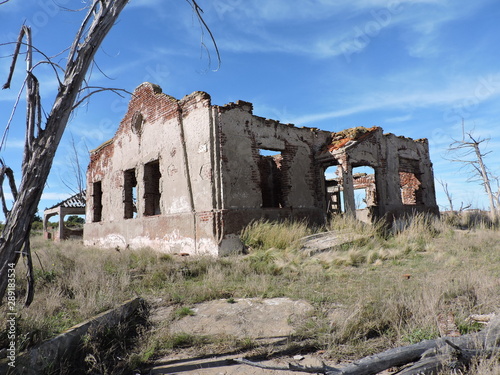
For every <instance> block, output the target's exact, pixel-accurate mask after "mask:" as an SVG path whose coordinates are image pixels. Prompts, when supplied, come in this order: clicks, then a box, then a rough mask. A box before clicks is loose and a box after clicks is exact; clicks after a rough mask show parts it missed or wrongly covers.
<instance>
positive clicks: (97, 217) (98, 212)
mask: <svg viewBox="0 0 500 375" xmlns="http://www.w3.org/2000/svg"><path fill="white" fill-rule="evenodd" d="M92 198H93V201H94V207H93V210H94V214H93V216H92V221H93V222H94V223H96V222H99V221H101V220H102V183H101V181H97V182H94V183H93V184H92Z"/></svg>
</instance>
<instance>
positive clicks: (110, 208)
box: [84, 83, 437, 255]
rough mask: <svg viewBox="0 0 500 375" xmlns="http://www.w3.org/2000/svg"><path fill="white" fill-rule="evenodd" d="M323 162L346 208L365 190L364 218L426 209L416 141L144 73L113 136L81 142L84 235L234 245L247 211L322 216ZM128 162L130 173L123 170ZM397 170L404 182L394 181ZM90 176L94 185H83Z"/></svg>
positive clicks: (201, 249) (428, 181) (272, 216)
mask: <svg viewBox="0 0 500 375" xmlns="http://www.w3.org/2000/svg"><path fill="white" fill-rule="evenodd" d="M263 150H267V151H268V153H269V151H271V152H270V153H271V154H273V155H268V154H266V153H264V151H263ZM400 160H401V163H402V166H403V167H402V168H403V169H412V168H413V169H414V170H413V169H412V170H400V165H399V164H400ZM330 165H338V166H339V168H340V169H339V171H338V176H339V180H338V181H337V183H336V185H335V186H337V187H336V189H337V193H335V194H337V195H339V194H341V193H342V194H343V196H344V198H343V200H344V202H345V210H346V212H347V213H355V212H356V207H355V202H354V190H355V189H360V188H364V189H367V190H369V191H370V194H371V195H370V201H369V202H368V203H369V207H368V209H367V210H365V212H363V213H361V212H358V215H357V216H358V217H359V218H363V219H364V220H371V219H373V218H374V217H382V216H386V217H388V218H389V219H391V218H392V217H396V216H397V215H398V214H399V213H402V212H403V213H406V212H413V211H422V210H423V211H426V210H427V211H431V212H434V211H436V212H437V206H436V202H435V196H434V182H433V177H432V164H431V163H430V159H429V153H428V145H427V142H426V141H425V140H419V141H413V140H411V139H409V138H403V137H396V136H394V135H392V134H388V135H384V134H382V129H380V128H376V127H374V128H370V129H366V128H361V127H360V128H353V129H347V130H345V131H342V132H337V133H331V132H327V131H321V130H318V129H314V128H298V127H295V126H293V125H290V124H281V123H279V122H278V121H274V120H269V119H264V118H262V117H258V116H255V115H253V113H252V105H251V103H247V102H241V101H239V102H236V103H229V104H227V105H225V106H215V105H212V104H211V103H210V96H209V95H208V94H206V93H203V92H195V93H193V94H191V95H188V96H186V97H184V98H183V99H181V100H177V99H175V98H173V97H171V96H168V95H165V94H163V93H162V92H161V89H160V88H159V87H158V86H155V85H152V84H150V83H144V84H142V85H140V86H139V87H138V88H137V89H136V90H135V92H134V95H133V97H132V100H131V101H130V103H129V107H128V111H127V113H126V114H125V116H124V118H123V120H122V121H121V123H120V126H119V128H118V130H117V132H116V134H115V136H114V137H113V139H111V140H110V141H108V142H106V143H105V144H103V145H102V146H100V147H99V148H97V149H96V150H93V151H92V152H91V162H90V164H89V168H88V171H87V181H88V188H87V192H88V194H87V195H88V196H87V202H88V204H87V223H86V225H85V231H84V240H85V243H86V244H95V245H99V246H110V247H120V248H122V247H131V248H139V247H145V246H149V247H152V248H155V249H157V250H159V251H163V252H171V253H172V252H173V253H181V252H182V253H189V254H207V253H208V254H213V255H225V254H228V253H231V252H233V251H239V250H241V243H240V241H239V239H238V236H237V235H238V233H239V231H240V230H241V229H242V228H243V227H244V226H245V225H247V224H248V223H250V222H251V221H252V220H256V219H260V218H264V219H269V220H281V219H285V218H296V219H302V218H306V219H308V220H310V221H313V222H317V223H322V222H324V221H325V220H326V218H327V205H328V204H329V203H328V202H327V195H328V196H330V195H331V193H330V192H329V193H328V194H327V186H326V183H325V176H324V170H325V168H326V167H328V166H330ZM362 165H367V166H371V167H372V168H373V169H374V170H375V176H372V177H367V179H366V181H365V182H363V181H362V180H361V179H358V180H356V178H357V177H356V176H353V174H352V168H353V167H357V166H362ZM131 170H133V171H135V180H134V178H133V176H132V177H131V176H130V174H128V176H129V177H125V176H126V173H130V171H131ZM126 171H127V172H126ZM401 173H402V174H401ZM401 176H404V177H401ZM415 176H417V177H418V181H416V180H415V178H416V177H415ZM403 180H405V181H406V180H408V181H410V183H405V184H404V188H403V187H402V185H403V183H402V182H401V181H403ZM127 181H128V182H127ZM130 181H136V186H134V187H132V186H130V185H131V184H132V183H131V182H130ZM95 183H98V184H99V183H100V185H101V187H102V194H97V193H95V192H94V191H93V188H94V186H95ZM132 189H133V190H132ZM329 189H330V188H329ZM405 189H407V196H417V195H418V199H419V201H418V202H417V204H413V203H414V202H412V204H411V205H404V204H403V202H402V196H404V191H405ZM402 191H403V193H402ZM416 192H417V193H416ZM131 194H135V197H134V198H135V209H134V215H133V217H130V215H131V214H130V212H131V210H130V207H132V206H131V204H132V203H131V200H130V195H131ZM339 196H340V195H339ZM155 199H158V204H157V205H155V204H156V203H155V202H156V201H155ZM99 200H100V201H101V202H102V209H100V206H99V204H98V203H99ZM127 205H128V206H127ZM152 205H153V206H152ZM127 207H128V209H129V211H128V214H125V211H126V210H127ZM151 207H154V208H155V210H154V211H155V212H154V214H152V209H151ZM96 210H97V211H99V210H100V211H99V212H98V213H101V215H100V217H101V219H100V220H98V219H99V215H94V214H95V212H96ZM125 217H130V218H125ZM96 218H97V220H96Z"/></svg>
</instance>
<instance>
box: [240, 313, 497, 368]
mask: <svg viewBox="0 0 500 375" xmlns="http://www.w3.org/2000/svg"><path fill="white" fill-rule="evenodd" d="M499 352H500V317H496V318H494V319H493V320H492V321H491V322H490V324H489V325H488V326H487V327H486V328H485V329H483V330H481V331H480V332H477V333H471V334H468V335H464V336H460V337H443V338H439V339H436V340H425V341H422V342H419V343H418V344H414V345H408V346H402V347H398V348H394V349H389V350H386V351H385V352H382V353H378V354H375V355H371V356H368V357H365V358H363V359H360V360H358V361H355V362H353V363H351V364H349V365H347V366H345V367H342V368H335V367H331V366H328V365H326V364H323V365H322V366H321V367H309V366H300V365H294V364H289V365H288V367H281V366H268V365H263V364H261V363H256V362H252V361H249V360H246V359H243V358H240V359H236V360H235V361H236V362H239V363H244V364H247V365H250V366H256V367H260V368H263V369H269V370H283V371H293V372H303V373H309V374H324V375H375V374H378V373H380V372H382V371H384V370H387V369H389V368H392V367H402V366H405V365H406V366H408V367H406V368H404V369H402V370H401V371H399V372H398V375H431V374H436V373H438V372H439V371H441V370H445V369H452V370H463V369H467V368H468V367H469V366H470V364H471V362H472V360H473V359H475V358H478V357H485V358H489V357H491V356H492V355H493V354H495V353H499Z"/></svg>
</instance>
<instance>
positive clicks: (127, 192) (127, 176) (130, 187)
mask: <svg viewBox="0 0 500 375" xmlns="http://www.w3.org/2000/svg"><path fill="white" fill-rule="evenodd" d="M123 179H124V181H123V209H124V213H123V217H124V218H125V219H132V218H134V217H136V216H137V198H136V188H137V179H136V177H135V169H128V170H126V171H125V172H124V173H123Z"/></svg>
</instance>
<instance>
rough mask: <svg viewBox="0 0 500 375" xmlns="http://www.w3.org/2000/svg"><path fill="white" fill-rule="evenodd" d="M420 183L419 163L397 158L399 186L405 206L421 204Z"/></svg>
mask: <svg viewBox="0 0 500 375" xmlns="http://www.w3.org/2000/svg"><path fill="white" fill-rule="evenodd" d="M421 185H422V182H421V173H420V169H419V161H418V160H414V159H406V158H401V157H400V158H399V186H400V189H401V200H402V202H403V204H405V205H417V204H422V187H421Z"/></svg>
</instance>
